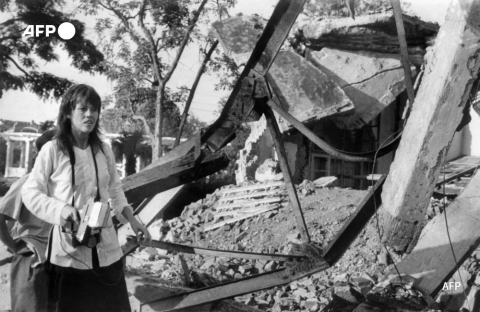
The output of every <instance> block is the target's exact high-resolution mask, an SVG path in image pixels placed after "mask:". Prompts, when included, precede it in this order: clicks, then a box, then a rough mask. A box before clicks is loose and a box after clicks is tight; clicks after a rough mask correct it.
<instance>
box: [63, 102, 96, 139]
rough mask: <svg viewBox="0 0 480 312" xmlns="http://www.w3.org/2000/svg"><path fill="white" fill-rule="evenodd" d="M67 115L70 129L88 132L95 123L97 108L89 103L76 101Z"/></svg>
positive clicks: (83, 132)
mask: <svg viewBox="0 0 480 312" xmlns="http://www.w3.org/2000/svg"><path fill="white" fill-rule="evenodd" d="M69 117H70V122H71V124H72V131H75V132H77V133H79V134H80V133H82V134H89V133H90V132H92V131H93V129H94V128H95V125H96V124H97V120H98V110H97V109H96V108H95V107H94V106H93V105H91V104H90V103H86V104H83V103H77V105H76V106H75V109H74V110H73V111H72V113H71V115H70V116H69Z"/></svg>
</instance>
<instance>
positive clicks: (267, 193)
mask: <svg viewBox="0 0 480 312" xmlns="http://www.w3.org/2000/svg"><path fill="white" fill-rule="evenodd" d="M283 194H284V193H283V189H278V190H273V191H267V192H258V193H255V192H252V193H248V194H242V195H236V196H230V197H221V198H220V199H219V200H218V203H219V202H222V201H232V200H236V199H247V198H251V197H260V196H261V197H265V196H269V195H283Z"/></svg>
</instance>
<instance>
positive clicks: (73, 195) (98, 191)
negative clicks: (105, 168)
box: [69, 145, 103, 232]
mask: <svg viewBox="0 0 480 312" xmlns="http://www.w3.org/2000/svg"><path fill="white" fill-rule="evenodd" d="M90 150H91V151H92V157H93V163H94V165H95V177H96V180H97V196H96V197H95V201H100V200H101V196H100V183H99V182H98V166H97V160H96V159H95V153H94V152H93V147H92V146H91V145H90ZM100 150H102V152H103V149H102V148H100ZM69 154H70V165H71V167H72V207H75V152H74V151H73V148H71V150H69ZM71 230H72V232H73V230H74V226H73V223H72V224H71Z"/></svg>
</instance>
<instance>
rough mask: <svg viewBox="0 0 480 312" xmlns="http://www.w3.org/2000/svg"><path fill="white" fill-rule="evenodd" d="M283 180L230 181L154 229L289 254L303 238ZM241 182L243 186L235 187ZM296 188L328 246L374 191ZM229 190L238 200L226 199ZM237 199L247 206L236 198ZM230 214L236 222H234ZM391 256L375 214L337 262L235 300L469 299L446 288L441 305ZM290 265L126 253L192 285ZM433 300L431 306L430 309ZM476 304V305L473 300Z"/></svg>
mask: <svg viewBox="0 0 480 312" xmlns="http://www.w3.org/2000/svg"><path fill="white" fill-rule="evenodd" d="M278 184H279V183H278V182H277V186H272V187H258V186H259V185H261V184H253V185H243V186H241V187H235V186H227V187H224V188H222V189H220V190H217V191H216V192H215V193H214V194H212V195H209V196H207V198H205V199H203V200H201V201H199V202H197V203H193V204H190V205H189V206H188V207H186V208H185V210H184V211H183V213H182V215H181V216H180V217H178V218H175V219H172V220H169V221H168V222H166V223H163V222H162V221H159V222H156V223H155V224H154V225H153V226H151V227H150V230H151V232H152V234H153V236H154V238H155V239H159V238H161V239H164V240H167V241H169V240H170V241H173V242H176V243H181V244H188V245H195V246H199V247H206V248H212V249H224V250H236V251H247V252H262V253H281V254H288V253H289V252H290V249H291V248H292V244H298V243H300V241H299V240H298V238H299V232H298V229H297V227H296V223H295V217H294V214H293V212H292V211H291V210H290V208H289V207H288V197H287V196H286V191H285V190H284V188H283V187H282V186H278ZM280 184H281V183H280ZM266 185H268V184H266ZM270 185H275V183H270ZM249 188H250V189H249ZM251 188H253V189H251ZM239 189H240V190H242V189H243V191H236V190H239ZM297 190H298V194H299V197H300V201H301V205H302V209H303V212H304V217H305V221H306V224H307V227H308V230H309V233H310V235H311V239H312V241H313V242H315V243H317V244H318V245H319V246H320V247H322V248H325V247H327V245H328V243H329V242H330V241H331V240H332V239H333V238H334V236H335V235H336V233H337V232H338V231H339V230H340V229H341V227H342V225H343V223H344V222H345V221H346V220H347V219H348V218H349V216H350V215H351V214H352V213H353V212H354V211H355V209H356V205H357V204H358V203H359V202H360V201H361V200H362V198H363V197H364V196H365V195H366V194H367V191H358V190H351V189H341V188H337V187H334V188H318V187H315V184H313V183H312V182H309V181H306V182H304V183H302V184H301V185H300V186H298V188H297ZM227 192H229V194H226V193H227ZM255 195H256V196H255ZM227 197H228V198H234V200H230V201H226V200H224V199H225V198H227ZM260 201H262V202H264V204H263V205H261V206H257V207H255V209H251V208H252V207H253V206H252V205H253V203H254V202H260ZM235 202H240V203H241V205H237V206H235V205H234V204H232V203H235ZM273 207H275V208H273ZM441 207H443V205H442V203H441V202H440V201H438V200H432V205H431V207H430V209H429V213H428V218H431V217H432V216H433V215H434V214H436V213H439V212H440V211H441V210H442V208H441ZM260 209H261V210H262V211H263V210H265V212H264V213H261V214H257V215H252V211H254V210H256V211H259V210H260ZM239 211H243V212H244V214H243V215H242V213H240V212H239ZM228 212H231V213H230V214H229V213H228ZM234 212H235V213H234ZM219 215H220V216H221V217H220V218H218V216H219ZM245 215H251V216H250V217H245ZM230 217H233V219H230ZM227 220H233V221H232V222H231V223H229V222H228V221H227ZM235 220H237V221H235ZM214 222H216V223H214ZM215 224H217V225H215ZM219 225H220V226H219ZM182 257H183V258H182ZM477 257H478V258H479V259H477ZM392 258H393V259H392ZM183 259H184V260H185V263H186V264H187V266H188V268H189V271H190V272H189V274H188V277H185V276H184V273H183V272H184V271H183V269H182V261H183ZM392 261H396V262H398V261H400V257H399V256H396V255H395V253H393V252H392V251H390V252H389V253H387V251H386V250H385V248H384V247H382V246H381V244H380V243H379V234H378V230H377V222H376V218H375V217H374V218H372V220H371V221H370V222H369V223H368V225H367V226H366V228H365V229H364V230H363V231H362V232H361V234H360V235H359V237H358V238H357V239H356V240H355V241H354V243H353V244H352V246H351V247H350V248H349V250H348V251H347V252H346V253H345V255H344V256H343V257H342V259H341V260H340V261H339V262H338V263H337V264H336V265H335V266H334V267H332V268H330V269H328V270H326V271H324V272H319V273H317V274H314V275H312V276H310V277H308V278H304V279H301V280H298V281H295V282H293V283H290V284H288V285H284V286H280V287H275V288H273V289H267V290H264V291H259V292H255V293H251V294H247V295H244V296H241V297H237V298H235V300H237V301H240V302H243V303H245V304H247V305H250V306H254V307H256V308H258V309H260V310H264V311H275V312H278V311H398V309H400V308H401V309H403V311H407V310H417V311H419V310H422V309H424V310H425V311H434V309H431V308H433V307H435V309H437V310H444V311H446V310H450V311H459V310H460V309H461V307H462V304H463V300H461V298H460V299H459V296H456V297H455V296H450V295H447V294H442V296H440V298H439V299H438V300H437V301H438V302H439V303H440V305H438V304H436V305H433V304H432V302H431V301H429V300H428V298H424V296H423V295H422V294H421V293H420V292H419V291H417V290H416V289H414V288H413V287H412V282H413V281H412V280H411V279H409V277H408V276H407V277H404V278H403V279H402V280H401V281H400V279H399V278H398V276H395V275H390V276H388V274H387V273H388V272H394V267H393V265H392ZM283 265H285V264H284V263H281V262H280V263H277V262H275V261H258V260H257V261H255V260H248V259H245V260H244V259H231V258H223V257H211V256H201V255H189V254H184V255H182V256H179V255H176V254H172V253H167V252H166V251H162V250H159V249H154V248H145V249H143V250H139V251H137V252H136V253H134V254H132V255H131V256H129V257H128V258H127V267H128V270H130V272H132V273H137V274H138V273H140V274H147V275H150V276H154V277H159V278H161V279H163V280H165V281H166V282H168V283H170V284H172V285H179V286H180V285H181V286H186V285H187V283H186V278H189V279H190V281H189V284H188V286H189V287H193V288H196V287H202V286H203V285H212V284H216V283H221V282H226V281H229V280H233V279H238V278H242V277H246V276H250V275H252V274H257V273H262V272H266V271H270V270H274V269H276V268H278V267H281V266H283ZM479 267H480V253H478V255H477V254H475V253H474V254H473V255H472V257H471V258H469V259H468V260H467V261H466V262H465V264H464V266H462V269H461V270H462V275H464V279H463V280H464V282H466V283H467V281H468V285H470V286H472V285H474V284H476V283H479V284H480V276H479V278H478V279H477V278H476V274H477V271H478V268H479ZM473 291H476V289H474V290H473ZM461 297H462V298H463V296H461ZM470 301H471V300H470ZM428 303H430V304H431V305H430V306H429V308H427V309H425V308H426V307H427V305H428ZM469 304H470V305H471V306H472V302H469ZM477 304H478V303H477ZM389 306H390V307H389ZM466 306H467V305H465V307H466ZM395 308H397V310H395ZM463 311H473V310H472V309H467V310H463Z"/></svg>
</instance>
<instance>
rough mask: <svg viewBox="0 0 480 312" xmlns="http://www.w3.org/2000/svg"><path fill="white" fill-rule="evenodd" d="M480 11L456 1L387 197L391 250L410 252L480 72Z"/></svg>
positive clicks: (386, 221)
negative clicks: (479, 55) (479, 71)
mask: <svg viewBox="0 0 480 312" xmlns="http://www.w3.org/2000/svg"><path fill="white" fill-rule="evenodd" d="M479 11H480V9H479V8H478V4H477V2H476V1H474V0H465V1H463V0H454V1H452V4H451V6H450V8H449V11H448V13H447V17H446V20H445V23H444V24H443V25H442V27H441V29H440V33H439V35H438V37H437V40H436V42H435V46H434V50H433V56H434V57H432V60H431V61H430V62H429V63H428V64H427V68H426V70H425V72H426V74H425V77H424V78H423V82H422V85H421V86H420V89H419V91H418V94H417V97H416V99H415V103H414V105H413V110H412V112H411V115H410V118H409V119H408V122H407V125H406V127H405V130H404V132H403V136H402V140H401V142H400V146H399V148H398V150H397V153H396V156H395V160H394V162H393V164H392V166H391V167H390V173H389V175H388V178H387V180H386V182H385V186H384V191H383V193H382V201H383V207H384V209H383V215H382V219H383V230H384V235H383V237H384V240H385V242H386V243H387V245H389V246H391V247H393V248H394V249H396V250H399V251H405V250H407V252H408V251H410V250H411V249H412V247H413V246H414V245H415V240H416V238H418V235H419V232H420V231H419V229H420V227H419V225H420V224H421V223H422V222H423V219H424V217H425V213H426V209H427V207H428V204H429V202H430V197H431V195H432V192H433V189H434V187H435V182H436V180H437V177H438V174H439V172H440V169H441V166H442V164H443V162H444V159H445V156H446V154H447V151H448V147H449V146H450V142H451V141H452V139H453V135H454V133H455V130H456V128H457V126H458V124H459V123H460V121H461V119H462V116H463V109H464V106H465V104H466V101H467V99H468V97H469V94H470V90H471V86H472V84H473V83H474V81H475V79H476V77H477V74H478V70H479V68H480V58H479V57H478V54H479V53H480V31H479V27H478V25H479V24H480V14H479Z"/></svg>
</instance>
